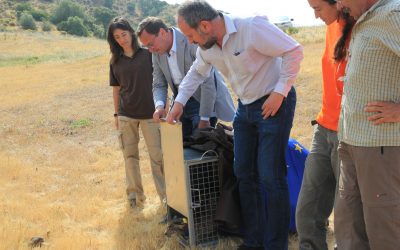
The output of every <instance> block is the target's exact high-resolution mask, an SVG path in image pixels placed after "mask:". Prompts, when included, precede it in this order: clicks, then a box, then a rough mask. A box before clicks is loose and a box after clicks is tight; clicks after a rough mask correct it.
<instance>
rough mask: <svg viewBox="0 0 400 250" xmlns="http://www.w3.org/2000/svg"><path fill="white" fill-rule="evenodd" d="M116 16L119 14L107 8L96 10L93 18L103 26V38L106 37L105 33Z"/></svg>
mask: <svg viewBox="0 0 400 250" xmlns="http://www.w3.org/2000/svg"><path fill="white" fill-rule="evenodd" d="M116 15H118V13H117V12H115V11H113V10H110V9H108V8H105V7H100V8H96V9H94V13H93V16H94V18H95V19H96V22H97V23H98V24H101V25H102V26H103V30H104V32H103V37H105V31H106V30H107V27H108V24H109V23H110V21H111V19H112V18H113V17H115V16H116Z"/></svg>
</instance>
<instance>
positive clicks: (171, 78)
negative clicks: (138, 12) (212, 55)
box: [137, 17, 235, 136]
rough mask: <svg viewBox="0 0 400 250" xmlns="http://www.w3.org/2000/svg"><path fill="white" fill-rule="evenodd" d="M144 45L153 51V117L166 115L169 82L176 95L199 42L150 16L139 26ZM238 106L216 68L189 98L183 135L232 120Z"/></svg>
mask: <svg viewBox="0 0 400 250" xmlns="http://www.w3.org/2000/svg"><path fill="white" fill-rule="evenodd" d="M137 33H138V37H139V39H140V41H141V43H142V44H143V46H144V47H147V48H148V49H149V51H150V52H151V53H153V98H154V104H155V107H156V110H155V112H154V115H153V118H154V119H155V120H157V121H159V119H160V118H162V117H165V116H166V113H167V111H166V110H165V106H166V103H167V96H168V85H169V86H170V88H171V90H172V93H173V95H174V96H176V95H177V94H178V91H179V85H180V83H181V81H182V79H183V78H184V77H185V75H186V74H187V72H188V71H189V69H190V67H191V66H192V64H193V62H194V60H195V59H196V51H197V45H194V44H190V43H189V42H188V40H187V38H186V37H185V36H184V35H183V34H182V33H181V32H180V31H179V30H178V29H176V28H168V27H167V26H166V25H165V23H164V22H163V21H162V20H161V19H159V18H156V17H147V18H146V19H144V20H143V21H142V22H141V23H140V24H139V27H138V29H137ZM234 115H235V107H234V105H233V101H232V98H231V95H230V93H229V91H228V89H227V87H226V85H225V83H224V81H223V78H222V77H221V75H220V74H219V73H218V71H216V70H214V72H213V73H212V74H211V76H210V77H209V78H207V79H206V80H205V81H204V82H203V84H201V85H200V87H199V88H198V89H197V90H196V91H195V92H194V94H193V96H192V97H191V98H190V99H189V101H188V102H187V104H186V106H185V108H184V113H183V116H182V118H181V122H182V128H183V136H190V135H191V134H192V132H193V130H194V129H196V128H204V127H208V126H210V125H215V122H216V119H215V118H218V119H220V120H223V121H227V122H231V121H232V120H233V117H234Z"/></svg>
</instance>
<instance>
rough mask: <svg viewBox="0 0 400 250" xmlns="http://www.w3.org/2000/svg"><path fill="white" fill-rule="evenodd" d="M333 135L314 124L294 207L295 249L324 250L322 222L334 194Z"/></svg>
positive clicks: (335, 159)
mask: <svg viewBox="0 0 400 250" xmlns="http://www.w3.org/2000/svg"><path fill="white" fill-rule="evenodd" d="M337 147H338V139H337V132H336V131H333V130H329V129H326V128H324V127H322V126H321V125H319V124H317V125H316V126H315V128H314V136H313V140H312V145H311V149H310V153H309V155H308V157H307V160H306V166H305V171H304V176H303V182H302V185H301V190H300V194H299V198H298V202H297V208H296V227H297V232H298V235H299V249H302V250H303V249H318V250H320V249H328V245H327V243H326V222H327V220H328V218H329V216H330V214H331V213H332V209H333V206H334V200H335V196H336V193H337V180H338V177H339V164H338V156H337Z"/></svg>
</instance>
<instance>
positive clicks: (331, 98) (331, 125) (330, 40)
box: [316, 21, 349, 131]
mask: <svg viewBox="0 0 400 250" xmlns="http://www.w3.org/2000/svg"><path fill="white" fill-rule="evenodd" d="M343 26H344V22H343V21H335V22H333V23H332V24H330V25H328V26H327V29H326V41H325V52H324V54H323V56H322V80H323V91H322V107H321V111H320V112H319V114H318V116H317V119H316V120H317V122H318V124H320V125H321V126H323V127H325V128H327V129H330V130H334V131H337V128H338V122H339V115H340V103H341V101H342V93H343V76H344V71H345V68H346V63H347V57H346V58H345V59H344V60H342V61H340V62H335V59H334V51H335V46H336V43H337V41H338V40H339V38H340V37H341V36H342V29H343ZM348 40H349V39H348ZM346 46H348V41H347V42H346Z"/></svg>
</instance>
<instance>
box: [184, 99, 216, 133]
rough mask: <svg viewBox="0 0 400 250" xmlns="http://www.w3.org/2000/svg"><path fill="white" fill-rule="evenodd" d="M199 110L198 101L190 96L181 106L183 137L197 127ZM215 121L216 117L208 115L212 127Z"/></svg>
mask: <svg viewBox="0 0 400 250" xmlns="http://www.w3.org/2000/svg"><path fill="white" fill-rule="evenodd" d="M199 112H200V102H198V101H197V100H196V99H194V98H193V97H191V98H190V99H189V100H188V102H187V103H186V105H185V107H184V108H183V114H182V117H181V122H182V135H183V138H185V137H188V136H191V135H192V134H193V132H194V131H195V130H196V129H197V127H198V125H199V122H200V115H199ZM217 121H218V119H217V117H210V125H211V126H212V127H215V125H216V124H217Z"/></svg>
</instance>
